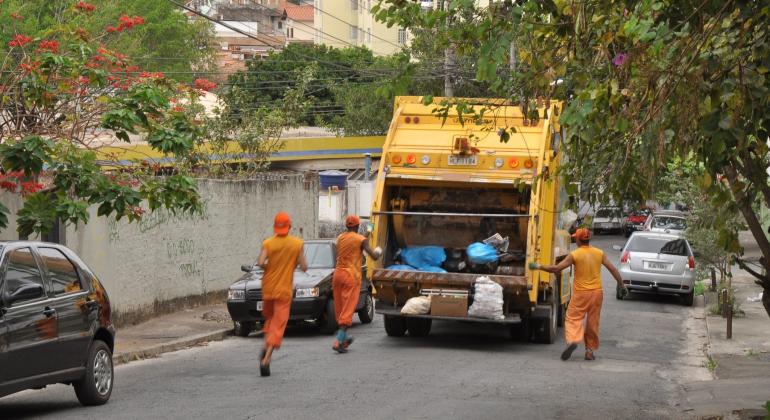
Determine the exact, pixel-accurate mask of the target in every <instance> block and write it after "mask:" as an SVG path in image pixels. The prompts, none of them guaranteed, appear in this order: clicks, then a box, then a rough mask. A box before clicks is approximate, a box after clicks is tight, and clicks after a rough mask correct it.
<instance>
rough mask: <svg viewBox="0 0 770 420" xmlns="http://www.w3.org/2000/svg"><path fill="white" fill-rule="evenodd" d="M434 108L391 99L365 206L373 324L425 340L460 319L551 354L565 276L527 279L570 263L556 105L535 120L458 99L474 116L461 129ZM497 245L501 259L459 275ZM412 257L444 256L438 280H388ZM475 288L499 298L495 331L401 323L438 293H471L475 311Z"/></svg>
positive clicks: (485, 102)
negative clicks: (424, 251)
mask: <svg viewBox="0 0 770 420" xmlns="http://www.w3.org/2000/svg"><path fill="white" fill-rule="evenodd" d="M451 100H458V99H456V98H452V99H451ZM441 101H442V98H434V99H433V103H429V104H427V105H426V104H423V102H422V98H420V97H398V98H396V103H395V108H394V109H395V112H394V116H393V120H392V122H391V125H390V130H389V132H388V135H387V138H386V141H385V144H384V148H383V156H382V160H381V161H380V171H379V176H378V179H377V183H376V190H375V197H374V200H373V204H372V216H371V217H372V220H373V222H374V231H373V233H372V239H371V242H372V243H373V244H374V245H375V246H379V247H381V248H382V249H383V250H384V254H383V258H381V259H380V260H378V261H371V260H370V261H369V262H368V264H369V270H370V273H371V279H372V283H373V285H374V287H375V289H376V297H377V305H376V312H377V313H379V314H382V315H383V316H384V321H385V329H386V332H387V333H388V334H389V335H393V336H400V335H404V334H406V332H409V335H426V334H428V333H429V331H430V325H431V322H432V320H433V319H456V320H462V321H471V322H491V323H497V324H500V325H501V326H504V327H507V328H510V330H511V334H512V336H513V337H514V338H517V339H522V340H533V341H536V342H543V343H552V342H553V341H554V340H555V339H556V333H557V329H558V326H559V325H561V319H562V318H563V313H564V312H565V311H564V308H565V305H566V304H567V302H568V301H569V296H570V290H571V287H570V286H571V285H570V276H569V272H566V271H565V272H563V273H561V275H559V276H555V275H553V274H549V273H546V272H543V271H531V270H529V269H528V267H527V263H528V262H534V261H536V262H539V263H540V264H553V263H555V262H556V261H558V260H559V259H560V258H563V257H565V256H566V255H567V253H568V252H569V244H570V241H569V235H568V233H567V231H566V228H567V227H565V226H562V225H561V218H560V212H561V211H562V210H564V209H565V207H566V206H567V201H568V199H567V195H566V193H565V191H564V189H563V188H561V186H560V182H559V179H558V176H557V170H558V167H559V162H560V155H559V145H560V142H561V138H562V135H561V127H560V126H559V124H558V115H559V113H560V112H561V104H560V103H550V104H547V103H543V104H541V106H540V107H539V108H538V109H537V115H538V117H537V118H534V112H530V113H527V116H526V117H525V113H522V111H521V109H520V108H519V107H518V106H514V105H512V104H509V103H507V102H505V101H504V100H497V99H478V100H474V99H459V101H463V102H465V103H467V104H470V106H472V107H473V109H474V110H475V111H476V115H482V116H481V117H480V118H473V119H468V118H460V117H459V116H458V115H457V114H453V113H452V112H450V113H449V114H448V115H444V116H440V115H437V113H436V112H435V110H436V108H437V107H439V105H438V104H440V103H441ZM481 110H485V111H484V112H483V113H481ZM503 132H505V133H508V134H507V135H506V137H509V138H507V139H506V140H507V142H504V141H501V134H502V133H503ZM495 234H499V235H500V237H504V238H508V245H507V249H506V251H505V252H504V253H502V255H503V257H502V258H500V260H499V261H498V262H497V263H496V264H485V265H483V266H479V265H474V264H470V263H466V262H467V258H466V250H467V247H468V245H469V244H472V243H474V242H481V241H483V240H485V239H487V238H490V237H492V236H493V235H495ZM419 246H436V247H441V248H444V250H445V252H446V255H447V262H446V263H445V264H444V267H442V270H435V271H438V272H435V271H421V270H409V271H404V270H400V269H393V268H389V267H398V266H399V264H400V262H399V261H398V258H399V253H400V251H401V250H403V249H404V248H408V247H419ZM481 276H486V277H488V278H490V279H491V280H492V281H494V282H496V283H498V284H499V285H500V286H502V289H503V301H504V304H503V314H504V318H503V319H495V320H492V319H484V318H472V317H467V316H465V317H462V316H459V317H446V316H434V315H430V314H420V315H404V314H402V313H401V311H400V310H401V308H402V307H403V305H404V304H405V303H406V301H407V300H408V299H410V298H412V297H416V296H420V295H426V294H430V291H436V290H440V291H448V292H461V293H463V292H464V293H467V295H468V297H469V301H470V302H471V303H472V301H473V293H474V284H475V281H476V279H478V278H479V277H481Z"/></svg>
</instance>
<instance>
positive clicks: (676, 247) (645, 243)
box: [626, 236, 690, 257]
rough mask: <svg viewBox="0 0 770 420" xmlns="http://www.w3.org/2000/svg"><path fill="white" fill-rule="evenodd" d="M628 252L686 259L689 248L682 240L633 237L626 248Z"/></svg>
mask: <svg viewBox="0 0 770 420" xmlns="http://www.w3.org/2000/svg"><path fill="white" fill-rule="evenodd" d="M626 250H627V251H630V252H650V253H653V254H665V255H679V256H682V257H687V256H689V255H690V248H689V247H688V246H687V241H686V240H684V239H673V240H672V239H668V238H654V237H648V236H635V237H633V238H631V242H630V243H629V244H628V247H627V248H626Z"/></svg>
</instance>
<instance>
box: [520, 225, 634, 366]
mask: <svg viewBox="0 0 770 420" xmlns="http://www.w3.org/2000/svg"><path fill="white" fill-rule="evenodd" d="M572 237H573V238H575V242H576V243H577V246H578V249H576V250H574V251H572V252H571V253H570V254H569V255H567V257H566V258H565V259H564V260H562V261H561V262H560V263H559V264H557V265H539V264H537V263H530V265H529V267H530V268H531V269H533V270H543V271H547V272H549V273H554V274H558V273H560V272H561V271H562V270H564V269H566V268H567V267H569V266H571V265H574V266H575V279H574V285H573V288H574V291H573V293H572V299H571V300H570V302H569V308H568V309H567V319H566V321H565V324H564V336H565V341H566V342H567V348H566V349H564V351H563V352H562V354H561V359H562V360H567V359H569V358H570V356H572V352H573V351H575V349H576V348H577V346H578V343H580V342H581V341H585V346H586V354H585V359H586V360H594V358H595V357H594V351H595V350H596V349H598V348H599V316H600V314H601V310H602V300H603V298H604V292H603V291H602V266H605V267H607V270H609V272H610V274H612V277H614V278H615V281H616V282H618V287H620V288H621V293H622V295H623V296H626V295H628V289H627V288H626V286H625V285H624V284H623V279H622V278H621V277H620V272H619V271H618V269H617V268H615V266H614V265H612V263H611V262H610V261H609V260H608V259H607V256H606V255H604V251H602V250H601V249H599V248H595V247H592V246H591V245H590V244H589V242H590V240H591V232H590V231H589V230H588V229H586V228H580V229H578V230H577V231H575V234H573V235H572ZM586 318H587V322H586Z"/></svg>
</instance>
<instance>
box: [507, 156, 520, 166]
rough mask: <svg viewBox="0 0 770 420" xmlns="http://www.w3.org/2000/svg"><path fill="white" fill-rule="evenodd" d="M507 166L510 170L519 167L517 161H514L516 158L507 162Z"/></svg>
mask: <svg viewBox="0 0 770 420" xmlns="http://www.w3.org/2000/svg"><path fill="white" fill-rule="evenodd" d="M508 166H510V167H511V168H518V167H519V160H518V159H516V158H513V159H511V160H509V161H508Z"/></svg>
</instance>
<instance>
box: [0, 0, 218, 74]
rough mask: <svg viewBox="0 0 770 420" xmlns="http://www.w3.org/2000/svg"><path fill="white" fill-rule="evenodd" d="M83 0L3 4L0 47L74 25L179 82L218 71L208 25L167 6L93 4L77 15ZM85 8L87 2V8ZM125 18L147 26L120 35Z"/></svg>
mask: <svg viewBox="0 0 770 420" xmlns="http://www.w3.org/2000/svg"><path fill="white" fill-rule="evenodd" d="M79 3H83V2H80V1H79V0H58V1H49V0H5V1H4V2H2V4H0V22H9V23H10V25H3V27H1V28H0V45H2V46H6V45H8V42H10V41H11V40H12V39H13V37H14V36H15V35H16V34H17V33H21V34H24V35H27V36H31V37H33V38H46V37H48V35H49V33H50V32H51V30H52V28H58V27H60V26H61V25H63V24H66V23H71V24H74V25H77V26H78V27H80V28H82V29H83V30H85V31H86V32H87V33H89V34H95V33H101V32H104V31H107V32H108V34H107V35H106V36H104V37H101V38H100V39H99V42H100V43H101V44H103V46H104V47H105V48H109V49H110V50H112V51H119V52H121V53H122V54H125V55H127V56H130V57H132V60H133V64H135V65H137V66H140V67H141V68H143V69H147V70H148V71H153V72H158V71H160V72H164V74H166V76H167V77H170V78H172V79H175V80H179V81H184V82H191V81H192V80H194V79H195V78H196V75H195V73H196V72H204V71H208V70H211V69H212V68H213V66H214V53H215V50H214V33H213V27H212V25H211V24H210V23H209V22H208V21H206V20H201V19H198V20H191V19H188V18H187V16H185V15H184V14H183V13H181V12H180V11H179V9H178V8H177V7H176V6H175V5H173V4H172V3H171V2H168V1H165V0H163V1H157V0H131V1H107V0H92V1H91V3H92V5H93V6H94V8H93V10H86V11H87V12H88V14H87V16H86V15H84V14H81V15H73V14H72V13H71V12H72V9H73V8H75V7H77V4H79ZM84 4H86V3H84ZM121 15H127V16H141V17H143V18H144V24H142V25H139V26H136V27H133V28H131V30H130V31H123V30H122V29H121V30H120V31H118V27H119V26H120V22H119V18H120V16H121Z"/></svg>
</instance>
